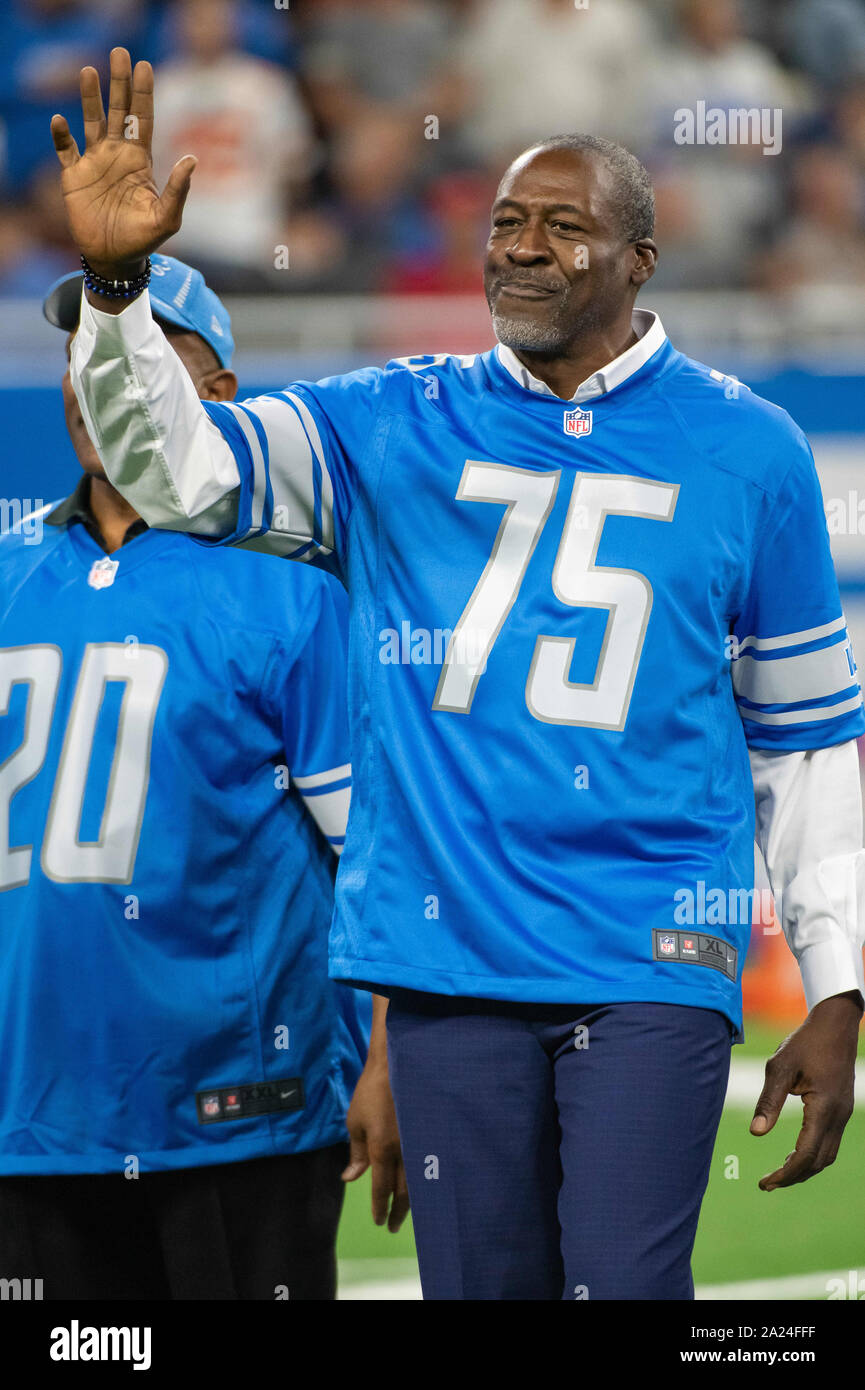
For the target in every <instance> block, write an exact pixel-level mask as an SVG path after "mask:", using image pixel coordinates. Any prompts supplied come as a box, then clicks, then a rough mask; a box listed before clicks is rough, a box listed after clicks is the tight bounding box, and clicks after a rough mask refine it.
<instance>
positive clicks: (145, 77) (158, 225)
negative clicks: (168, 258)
mask: <svg viewBox="0 0 865 1390" xmlns="http://www.w3.org/2000/svg"><path fill="white" fill-rule="evenodd" d="M81 109H82V113H83V116H84V136H85V149H84V153H83V154H81V153H80V152H79V149H78V146H77V145H76V143H75V141H74V139H73V138H72V134H71V132H70V130H69V125H68V123H67V121H66V120H65V118H64V117H63V116H54V117H53V119H52V121H51V135H52V138H53V140H54V148H55V150H56V151H57V157H58V159H59V160H60V163H61V165H62V169H63V172H62V175H61V183H62V188H63V196H64V198H65V200H66V212H67V216H68V218H69V227H70V230H71V232H72V236H73V238H74V240H75V242H76V243H77V245H78V248H79V250H80V251H81V252H82V254H83V255H84V256H85V257H86V258H87V260H88V261H89V263H90V265H91V266H92V267H93V269H94V270H95V271H97V272H98V273H99V274H101V275H106V276H110V277H112V278H120V277H121V276H122V275H123V274H129V273H131V272H134V271H137V270H139V269H140V268H141V263H142V261H143V260H144V258H145V257H146V256H147V255H149V254H150V252H151V251H155V250H156V248H157V247H158V246H161V245H162V243H163V242H164V241H166V240H167V239H168V237H170V236H173V235H174V233H175V232H176V231H178V229H179V227H180V221H181V217H182V214H183V205H184V203H185V201H186V195H187V193H188V192H189V182H190V179H191V177H192V171H193V169H194V168H195V159H194V158H193V157H192V156H191V155H186V156H184V158H183V159H180V160H178V162H177V163H176V164H175V166H174V168H173V169H172V171H171V174H170V176H169V178H168V182H167V183H166V185H165V188H164V190H163V192H162V194H161V195H160V193H159V190H158V188H157V186H156V183H155V181H154V178H153V163H152V157H151V139H152V136H153V69H152V68H151V66H150V64H149V63H144V62H142V63H136V64H135V71H134V72H133V70H132V63H131V60H130V57H129V53H128V52H127V50H126V49H125V48H114V49H112V51H111V85H110V89H109V96H108V116H107V118H106V115H105V109H104V107H103V105H102V91H101V89H100V85H99V74H98V73H97V71H96V69H95V68H89V67H88V68H82V70H81Z"/></svg>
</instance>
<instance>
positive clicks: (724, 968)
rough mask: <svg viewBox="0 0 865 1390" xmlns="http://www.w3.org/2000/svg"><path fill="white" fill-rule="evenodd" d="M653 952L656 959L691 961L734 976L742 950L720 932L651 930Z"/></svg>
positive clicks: (693, 963) (733, 978)
mask: <svg viewBox="0 0 865 1390" xmlns="http://www.w3.org/2000/svg"><path fill="white" fill-rule="evenodd" d="M652 956H653V958H654V959H655V960H669V961H679V962H684V963H687V962H690V963H691V964H692V965H708V966H709V967H710V969H712V970H720V971H721V973H722V974H724V975H728V976H729V977H730V979H731V980H735V978H736V966H737V963H738V959H739V953H738V951H737V950H736V948H735V946H731V945H730V944H729V942H727V941H725V940H724V939H723V937H721V936H707V935H706V933H705V932H701V931H659V930H658V928H657V927H656V928H655V929H654V930H653V932H652Z"/></svg>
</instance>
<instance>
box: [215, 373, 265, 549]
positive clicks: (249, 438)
mask: <svg viewBox="0 0 865 1390" xmlns="http://www.w3.org/2000/svg"><path fill="white" fill-rule="evenodd" d="M225 404H226V405H227V406H228V408H229V410H230V411H231V413H232V415H233V416H234V418H235V420H236V421H237V423H238V424H239V425H240V428H241V429H242V430H243V433H244V435H245V437H246V442H247V444H248V445H249V452H250V454H251V455H252V467H253V474H254V481H253V493H252V507H251V516H250V524H251V526H252V529H253V530H254V531H257V530H259V528H260V527H261V522H262V517H263V516H264V503H265V499H266V496H267V469H266V468H265V466H264V454H263V453H262V452H261V443H260V441H259V438H258V435H257V434H256V432H255V426H254V425H253V423H252V421H251V420H250V418H249V416H248V415H247V414H246V411H245V410H241V409H240V406H238V405H235V404H234V403H233V402H232V401H226V402H225Z"/></svg>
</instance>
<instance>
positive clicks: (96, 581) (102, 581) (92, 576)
mask: <svg viewBox="0 0 865 1390" xmlns="http://www.w3.org/2000/svg"><path fill="white" fill-rule="evenodd" d="M119 567H120V561H119V560H112V559H111V556H110V555H106V556H105V557H104V558H103V559H102V560H94V561H93V564H92V565H91V566H90V573H89V574H88V576H87V583H88V584H89V585H90V587H91V589H107V588H108V587H109V585H111V584H113V583H114V576H115V574H116V573H117V571H118V569H119Z"/></svg>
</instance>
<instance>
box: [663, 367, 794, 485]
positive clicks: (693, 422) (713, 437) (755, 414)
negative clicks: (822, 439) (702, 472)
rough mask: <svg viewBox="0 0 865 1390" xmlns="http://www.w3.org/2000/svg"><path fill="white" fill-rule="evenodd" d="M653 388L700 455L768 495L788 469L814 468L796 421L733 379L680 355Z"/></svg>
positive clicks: (781, 480)
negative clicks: (656, 390)
mask: <svg viewBox="0 0 865 1390" xmlns="http://www.w3.org/2000/svg"><path fill="white" fill-rule="evenodd" d="M657 389H658V391H659V392H660V393H661V395H662V396H663V398H664V399H665V400H666V402H667V404H668V405H669V407H670V409H671V410H672V412H673V414H674V415H675V417H676V419H677V421H678V424H679V427H680V428H681V429H682V430H684V431H685V432H686V433H688V434H689V435H690V436H691V438H692V439H693V441H694V442H695V444H696V445H697V447H698V448H699V449H700V451H701V453H703V454H704V456H706V457H708V458H710V459H711V461H712V462H714V463H716V464H717V465H718V466H720V467H723V468H725V469H726V470H727V471H728V472H730V473H733V474H735V475H736V476H737V477H740V478H744V479H747V480H748V481H750V482H753V483H755V484H757V486H759V487H761V488H763V489H764V491H766V492H767V493H770V494H772V495H774V494H776V493H777V492H778V491H779V490H780V488H781V486H782V484H783V482H784V479H785V478H786V476H787V474H788V472H789V470H790V467H791V465H792V466H798V467H804V468H810V467H811V466H812V465H811V451H810V448H809V445H808V441H807V439H806V437H805V435H804V433H803V432H802V430H801V429H800V428H799V426H798V425H797V424H796V422H795V420H794V419H793V418H792V417H791V416H790V415H788V413H787V411H786V410H783V409H782V408H781V407H780V406H777V405H774V404H773V403H772V402H771V401H767V400H765V399H764V397H762V396H758V395H757V394H756V392H754V391H752V390H751V388H750V387H749V386H747V385H746V384H745V383H744V382H743V381H740V380H739V379H738V378H737V377H735V376H732V375H730V374H727V373H724V372H720V371H718V370H717V369H716V368H714V367H709V366H708V365H707V364H706V363H705V362H698V361H696V360H694V359H693V358H690V357H685V356H684V354H682V353H679V354H678V363H677V367H676V370H674V371H672V372H670V373H668V374H667V375H666V376H664V377H663V378H662V379H661V380H660V381H659V382H658V387H657Z"/></svg>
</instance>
